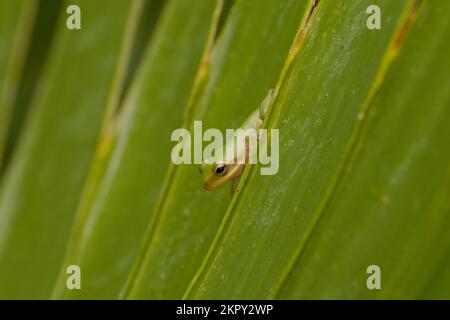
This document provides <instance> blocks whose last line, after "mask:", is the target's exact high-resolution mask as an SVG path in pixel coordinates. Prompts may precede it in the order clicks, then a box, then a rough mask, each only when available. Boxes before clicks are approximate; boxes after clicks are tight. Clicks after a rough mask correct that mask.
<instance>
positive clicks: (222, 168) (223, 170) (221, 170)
mask: <svg viewBox="0 0 450 320" xmlns="http://www.w3.org/2000/svg"><path fill="white" fill-rule="evenodd" d="M227 171H228V168H227V166H226V165H224V164H219V165H217V166H216V168H215V169H214V172H215V174H216V175H217V176H219V177H223V176H224V175H226V174H227Z"/></svg>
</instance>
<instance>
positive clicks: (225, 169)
mask: <svg viewBox="0 0 450 320" xmlns="http://www.w3.org/2000/svg"><path fill="white" fill-rule="evenodd" d="M273 96H274V91H273V90H272V89H271V90H269V92H268V93H267V95H266V97H265V98H264V100H263V102H262V103H261V106H260V107H259V108H258V109H257V110H255V111H254V112H253V113H252V114H251V115H250V116H249V117H248V118H247V120H245V122H244V123H243V125H242V127H241V129H243V130H244V131H245V130H247V129H255V130H256V132H258V129H260V128H261V126H262V124H263V121H264V117H265V115H266V113H267V109H268V107H269V105H270V102H271V101H272V98H273ZM234 138H235V137H233V139H232V141H235V139H234ZM256 140H257V139H256ZM249 143H250V142H249V140H246V141H245V143H244V144H236V145H237V147H236V149H237V150H236V152H235V153H233V152H226V150H228V149H229V148H234V147H235V144H234V143H232V144H227V145H226V146H225V150H218V151H219V152H217V154H218V155H221V154H225V155H229V154H234V157H233V158H226V156H225V160H223V159H218V158H217V159H206V161H205V162H204V163H203V164H202V165H201V167H200V172H201V173H202V182H203V187H204V188H205V189H206V190H214V189H217V188H219V187H220V186H222V185H223V184H224V183H225V182H227V181H228V180H230V181H232V192H233V193H234V190H235V189H236V187H237V184H238V182H239V177H240V176H241V174H242V172H243V171H244V168H245V164H246V163H247V162H248V159H249V157H250V154H249V152H250V150H252V151H253V150H256V148H254V147H253V148H250V146H249ZM223 151H224V152H223Z"/></svg>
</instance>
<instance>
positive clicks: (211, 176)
mask: <svg viewBox="0 0 450 320" xmlns="http://www.w3.org/2000/svg"><path fill="white" fill-rule="evenodd" d="M236 169H237V165H235V164H225V163H212V164H206V163H204V164H202V165H201V166H200V168H199V171H200V173H201V174H202V183H203V188H205V189H206V190H214V189H217V188H219V187H220V186H222V185H223V184H224V183H225V182H227V181H228V180H231V179H232V178H233V177H235V176H236V173H237V172H236Z"/></svg>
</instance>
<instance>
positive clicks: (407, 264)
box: [0, 0, 450, 299]
mask: <svg viewBox="0 0 450 320" xmlns="http://www.w3.org/2000/svg"><path fill="white" fill-rule="evenodd" d="M373 4H375V5H377V6H378V7H379V8H380V9H381V16H380V21H381V28H380V29H374V30H372V29H370V28H368V26H367V20H368V19H370V17H371V16H372V14H373V13H372V12H368V11H367V10H368V7H369V6H370V5H373ZM69 5H77V6H78V7H79V8H80V18H81V20H80V21H81V29H74V30H69V29H68V28H67V25H66V23H67V19H71V16H72V12H67V8H68V6H69ZM447 12H450V2H448V1H426V0H399V1H390V0H358V1H344V0H319V1H317V0H283V1H275V0H215V1H213V0H133V1H128V0H127V1H125V0H122V1H113V2H111V1H106V0H97V1H88V0H74V1H63V0H0V298H1V299H18V298H22V299H181V298H185V299H448V298H450V232H448V230H449V228H450V148H449V141H450V62H449V59H448V55H449V53H450V20H449V19H448V18H447V17H446V15H447ZM270 88H276V89H277V90H278V94H277V96H276V97H275V100H274V102H273V103H272V105H271V107H270V112H269V115H268V118H267V119H266V121H265V126H266V127H267V128H277V129H279V130H280V170H279V172H278V174H276V175H274V176H262V175H260V174H259V167H258V165H254V166H247V168H246V170H245V172H244V174H243V176H242V178H241V181H240V184H239V187H238V190H237V192H236V193H234V195H233V196H232V197H231V196H230V190H229V186H225V187H224V188H222V189H220V190H217V191H213V192H208V191H205V190H203V189H202V187H201V176H200V175H199V173H198V167H197V166H195V165H180V166H176V165H174V164H172V162H171V159H170V153H171V149H172V147H173V146H174V145H175V143H174V142H172V141H171V140H170V136H171V133H172V131H173V130H175V129H177V128H180V127H184V128H187V129H192V125H193V121H194V120H202V121H203V128H218V129H220V130H225V129H226V128H238V127H239V126H240V125H241V123H242V122H243V121H244V120H245V119H246V118H247V116H248V115H249V114H250V113H251V112H252V111H254V110H255V109H256V108H257V107H258V106H259V104H260V102H261V101H262V99H263V98H264V96H265V95H266V93H267V91H268V90H269V89H270ZM70 265H77V266H79V267H80V270H81V289H80V290H77V289H75V290H70V289H68V288H67V286H66V280H67V278H68V277H69V276H70V274H67V272H66V271H67V267H68V266H70ZM371 265H376V266H378V267H379V268H380V271H381V273H380V275H381V278H380V279H381V288H379V289H369V288H368V286H367V282H368V279H369V282H370V277H371V273H370V272H368V271H367V270H368V267H369V266H371ZM369 287H370V286H369Z"/></svg>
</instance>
